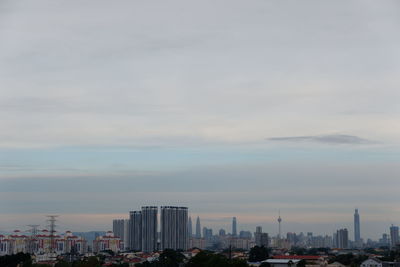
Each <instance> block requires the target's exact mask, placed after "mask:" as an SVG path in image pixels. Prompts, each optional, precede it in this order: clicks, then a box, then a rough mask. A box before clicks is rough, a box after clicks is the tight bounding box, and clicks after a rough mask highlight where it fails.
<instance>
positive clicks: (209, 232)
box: [203, 227, 213, 240]
mask: <svg viewBox="0 0 400 267" xmlns="http://www.w3.org/2000/svg"><path fill="white" fill-rule="evenodd" d="M212 236H213V231H212V229H211V228H207V227H203V238H204V239H206V240H211V239H212Z"/></svg>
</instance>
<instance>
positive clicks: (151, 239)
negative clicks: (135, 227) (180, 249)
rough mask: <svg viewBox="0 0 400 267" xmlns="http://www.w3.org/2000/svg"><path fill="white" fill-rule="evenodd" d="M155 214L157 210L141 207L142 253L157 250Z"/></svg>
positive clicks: (151, 207)
mask: <svg viewBox="0 0 400 267" xmlns="http://www.w3.org/2000/svg"><path fill="white" fill-rule="evenodd" d="M157 213H158V208H157V207H155V206H146V207H142V214H141V217H142V251H144V252H153V251H156V250H157ZM185 229H186V225H185ZM185 232H186V230H185Z"/></svg>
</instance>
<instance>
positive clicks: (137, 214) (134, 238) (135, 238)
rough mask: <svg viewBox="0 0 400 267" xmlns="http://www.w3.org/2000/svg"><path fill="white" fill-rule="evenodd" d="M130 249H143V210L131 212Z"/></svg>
mask: <svg viewBox="0 0 400 267" xmlns="http://www.w3.org/2000/svg"><path fill="white" fill-rule="evenodd" d="M129 249H131V250H136V251H141V250H142V212H141V211H131V212H129Z"/></svg>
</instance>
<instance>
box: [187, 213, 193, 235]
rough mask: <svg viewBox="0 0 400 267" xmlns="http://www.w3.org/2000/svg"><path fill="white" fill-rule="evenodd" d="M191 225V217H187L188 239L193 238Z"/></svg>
mask: <svg viewBox="0 0 400 267" xmlns="http://www.w3.org/2000/svg"><path fill="white" fill-rule="evenodd" d="M192 227H193V224H192V217H190V216H189V220H188V237H189V238H192V236H193V230H192Z"/></svg>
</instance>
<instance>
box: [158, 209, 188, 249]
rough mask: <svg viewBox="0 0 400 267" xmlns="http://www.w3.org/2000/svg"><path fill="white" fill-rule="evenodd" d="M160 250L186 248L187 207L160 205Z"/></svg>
mask: <svg viewBox="0 0 400 267" xmlns="http://www.w3.org/2000/svg"><path fill="white" fill-rule="evenodd" d="M160 223H161V250H165V249H168V248H169V249H174V250H187V249H188V245H189V244H188V243H189V237H188V231H187V225H188V208H187V207H173V206H162V207H161V211H160Z"/></svg>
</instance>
